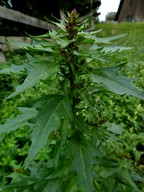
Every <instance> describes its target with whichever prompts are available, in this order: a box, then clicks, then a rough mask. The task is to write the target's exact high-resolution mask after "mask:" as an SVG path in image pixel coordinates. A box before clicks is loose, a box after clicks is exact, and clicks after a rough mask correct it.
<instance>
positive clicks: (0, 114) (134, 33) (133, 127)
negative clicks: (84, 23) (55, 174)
mask: <svg viewBox="0 0 144 192" xmlns="http://www.w3.org/2000/svg"><path fill="white" fill-rule="evenodd" d="M101 28H102V29H103V31H102V32H101V33H99V34H100V35H101V36H111V35H116V34H122V33H125V32H127V33H128V35H127V36H126V37H124V38H122V39H120V40H119V41H118V45H122V46H131V47H133V49H132V50H130V51H126V52H122V53H118V54H117V55H116V56H114V59H113V61H112V62H113V63H111V64H110V65H115V64H116V63H117V62H119V61H121V60H122V61H126V62H127V61H128V64H127V65H126V66H125V68H124V69H123V74H125V75H127V76H129V77H132V78H138V81H137V83H136V84H137V86H139V87H140V88H141V89H143V88H144V75H143V74H144V55H143V51H144V43H143V38H144V33H143V28H144V23H121V24H110V23H109V24H106V23H105V24H97V25H96V29H101ZM116 45H117V43H116ZM36 57H39V56H38V55H37V56H36ZM7 59H8V62H6V63H4V64H3V65H1V68H3V66H4V67H5V66H6V65H10V64H11V63H14V64H17V65H19V64H21V61H22V60H23V62H24V61H25V59H26V58H25V56H24V54H23V52H21V53H20V54H16V53H14V52H9V53H7ZM107 65H109V64H107ZM22 81H23V77H20V76H18V75H13V76H9V75H5V76H4V75H0V87H1V93H0V123H4V122H5V120H6V118H7V117H8V116H9V115H11V117H13V116H15V115H16V114H17V109H16V106H19V105H21V106H25V104H27V105H28V104H29V103H31V102H32V101H33V100H34V99H35V98H36V97H38V96H40V95H43V94H44V93H48V92H56V87H55V88H53V89H52V90H49V89H48V88H47V87H46V84H45V82H41V83H40V84H39V85H37V87H36V88H33V89H31V90H29V91H28V92H26V93H22V94H21V95H20V96H18V97H16V98H14V99H11V100H10V101H9V100H6V99H4V98H5V97H6V96H8V95H9V94H10V93H11V92H13V89H14V88H13V87H14V86H15V85H18V84H20V82H22ZM49 83H51V82H49ZM56 86H57V85H56ZM38 90H40V92H39V91H38ZM95 108H97V109H98V110H97V111H96V113H95V119H94V122H96V125H97V126H99V125H103V124H104V122H105V121H107V120H109V122H116V123H118V124H121V125H122V126H123V127H124V129H125V131H124V132H123V133H120V132H119V131H118V132H117V133H115V134H118V135H119V139H120V140H121V141H122V142H121V145H117V146H114V144H113V142H114V141H113V138H105V141H104V144H105V145H108V148H109V154H112V153H114V155H113V158H114V159H115V158H119V159H121V162H131V163H132V164H133V166H134V167H135V169H136V170H138V172H139V173H140V175H141V176H144V133H143V129H144V102H143V101H141V100H139V99H137V98H134V97H130V96H122V97H121V96H116V95H114V94H111V95H109V94H102V93H99V94H98V97H97V103H96V105H95ZM86 118H87V120H89V118H91V117H89V116H87V117H86ZM111 131H113V130H111ZM28 132H29V129H26V128H21V129H19V130H18V131H16V132H12V133H9V134H7V135H2V136H0V146H1V147H0V148H1V150H0V151H1V152H0V186H1V185H4V184H6V183H7V182H9V181H11V180H12V179H14V178H15V177H16V176H17V174H19V173H22V174H23V173H25V171H27V170H24V167H23V165H22V161H24V159H25V157H26V155H27V150H28V149H29V146H30V138H29V137H27V133H28ZM115 153H116V154H115ZM37 159H38V160H40V161H41V162H44V161H45V159H46V156H45V151H43V150H42V151H41V152H40V154H39V155H38V156H37ZM121 166H122V165H121ZM112 171H113V170H107V172H105V171H101V177H102V179H103V178H106V177H108V176H109V174H112ZM12 172H13V173H12ZM141 179H142V178H141ZM137 185H139V183H137ZM139 188H140V189H141V191H143V190H144V184H140V186H139ZM111 191H113V189H111ZM122 191H125V190H124V189H122Z"/></svg>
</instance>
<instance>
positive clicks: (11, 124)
mask: <svg viewBox="0 0 144 192" xmlns="http://www.w3.org/2000/svg"><path fill="white" fill-rule="evenodd" d="M18 109H19V110H20V111H21V112H22V114H20V115H18V116H17V117H16V118H14V119H10V120H8V121H7V122H6V124H4V125H0V134H2V133H6V132H9V131H15V130H17V129H18V128H19V127H22V126H25V125H28V126H30V123H29V122H28V120H30V119H33V118H35V117H36V115H37V114H38V111H37V110H36V109H34V108H27V107H19V108H18Z"/></svg>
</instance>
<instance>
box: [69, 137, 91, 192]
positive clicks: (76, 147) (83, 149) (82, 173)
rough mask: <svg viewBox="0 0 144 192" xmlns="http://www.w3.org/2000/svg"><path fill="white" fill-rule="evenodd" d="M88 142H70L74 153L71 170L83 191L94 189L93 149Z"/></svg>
mask: <svg viewBox="0 0 144 192" xmlns="http://www.w3.org/2000/svg"><path fill="white" fill-rule="evenodd" d="M89 143H90V141H89V142H87V141H86V140H84V141H81V142H73V144H72V143H71V145H72V149H73V153H74V160H73V165H72V171H74V172H76V174H77V176H78V184H79V186H80V187H81V188H82V189H83V192H90V191H94V186H93V179H94V168H93V165H94V149H93V148H92V147H91V146H90V144H89Z"/></svg>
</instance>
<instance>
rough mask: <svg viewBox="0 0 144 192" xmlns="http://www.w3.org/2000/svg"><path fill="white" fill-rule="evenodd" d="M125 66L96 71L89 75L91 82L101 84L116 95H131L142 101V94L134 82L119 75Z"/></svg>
mask: <svg viewBox="0 0 144 192" xmlns="http://www.w3.org/2000/svg"><path fill="white" fill-rule="evenodd" d="M124 65H125V64H121V65H118V66H116V67H105V68H100V69H97V70H96V71H95V72H93V73H92V74H91V76H92V81H93V82H97V83H103V84H104V87H105V88H106V89H107V90H109V91H111V92H114V93H116V94H119V95H123V94H127V95H132V96H135V97H138V98H140V99H143V100H144V92H143V91H141V90H139V89H138V88H137V87H136V86H135V85H134V80H133V79H130V78H127V77H125V76H122V75H120V74H119V73H118V72H119V70H120V69H121V68H122V67H123V66H124Z"/></svg>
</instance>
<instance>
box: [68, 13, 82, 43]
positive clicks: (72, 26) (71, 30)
mask: <svg viewBox="0 0 144 192" xmlns="http://www.w3.org/2000/svg"><path fill="white" fill-rule="evenodd" d="M78 16H79V14H77V11H76V9H74V10H73V11H72V12H71V13H70V16H69V17H68V21H67V22H66V30H67V32H68V34H69V35H68V38H69V39H73V37H74V36H75V35H76V34H77V32H78V31H77V29H76V27H77V23H78V21H77V19H78Z"/></svg>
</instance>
